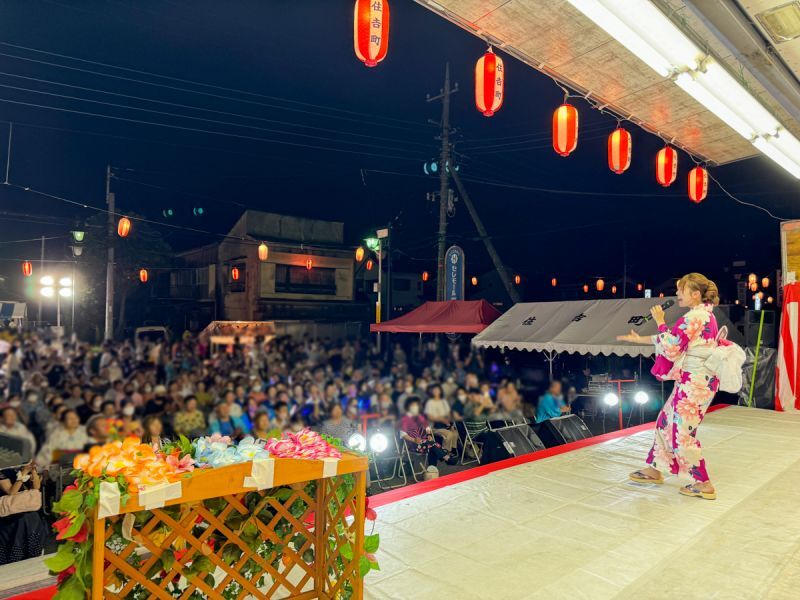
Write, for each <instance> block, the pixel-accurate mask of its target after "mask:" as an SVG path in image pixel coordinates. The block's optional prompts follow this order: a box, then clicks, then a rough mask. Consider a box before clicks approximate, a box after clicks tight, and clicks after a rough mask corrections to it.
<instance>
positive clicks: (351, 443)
mask: <svg viewBox="0 0 800 600" xmlns="http://www.w3.org/2000/svg"><path fill="white" fill-rule="evenodd" d="M347 447H348V448H350V449H351V450H358V451H359V452H364V451H366V449H367V440H366V439H364V436H363V435H361V434H360V433H354V434H353V435H351V436H350V437H349V438H348V439H347Z"/></svg>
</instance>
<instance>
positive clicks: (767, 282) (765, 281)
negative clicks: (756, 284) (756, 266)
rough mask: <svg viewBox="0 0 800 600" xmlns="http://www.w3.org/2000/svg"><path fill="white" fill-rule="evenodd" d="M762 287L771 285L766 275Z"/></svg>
mask: <svg viewBox="0 0 800 600" xmlns="http://www.w3.org/2000/svg"><path fill="white" fill-rule="evenodd" d="M761 287H765V288H768V287H769V277H764V279H762V280H761Z"/></svg>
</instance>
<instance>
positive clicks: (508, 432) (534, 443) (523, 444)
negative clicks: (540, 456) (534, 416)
mask: <svg viewBox="0 0 800 600" xmlns="http://www.w3.org/2000/svg"><path fill="white" fill-rule="evenodd" d="M489 431H490V433H494V434H497V436H499V437H497V438H495V439H496V440H497V442H498V443H499V445H500V446H501V448H502V449H504V450H505V451H506V452H507V453H508V457H506V458H509V457H512V456H522V455H523V454H530V453H531V452H536V451H537V450H544V447H545V446H544V444H543V443H542V440H540V439H539V436H538V435H536V433H535V432H534V431H533V429H532V428H531V427H530V425H528V424H527V423H522V424H521V425H512V426H505V427H500V428H498V429H490V430H489Z"/></svg>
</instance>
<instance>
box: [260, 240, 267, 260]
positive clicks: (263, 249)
mask: <svg viewBox="0 0 800 600" xmlns="http://www.w3.org/2000/svg"><path fill="white" fill-rule="evenodd" d="M268 257H269V248H268V247H267V245H266V244H265V243H264V242H261V243H260V244H259V245H258V260H260V261H261V262H265V261H266V260H267V258H268Z"/></svg>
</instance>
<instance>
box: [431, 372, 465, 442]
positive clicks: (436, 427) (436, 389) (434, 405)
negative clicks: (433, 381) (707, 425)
mask: <svg viewBox="0 0 800 600" xmlns="http://www.w3.org/2000/svg"><path fill="white" fill-rule="evenodd" d="M428 394H430V398H428V401H427V402H425V416H426V417H427V419H428V422H429V423H430V426H431V429H432V430H433V435H434V436H436V437H439V438H441V440H442V448H443V449H444V451H445V452H453V451H454V450H455V449H456V448H457V447H458V432H457V431H456V429H455V427H453V419H452V415H451V414H450V404H449V403H448V402H447V400H445V399H444V397H443V396H442V388H441V387H440V386H439V385H431V386H428Z"/></svg>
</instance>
